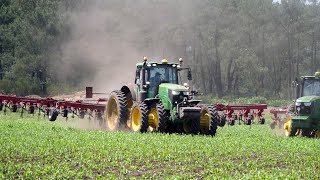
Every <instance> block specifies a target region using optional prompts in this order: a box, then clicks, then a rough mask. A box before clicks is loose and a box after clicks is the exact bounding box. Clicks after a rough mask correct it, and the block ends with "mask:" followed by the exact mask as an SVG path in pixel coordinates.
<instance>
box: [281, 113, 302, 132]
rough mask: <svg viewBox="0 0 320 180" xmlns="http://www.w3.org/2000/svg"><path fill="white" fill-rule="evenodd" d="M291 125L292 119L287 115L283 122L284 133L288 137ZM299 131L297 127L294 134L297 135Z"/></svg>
mask: <svg viewBox="0 0 320 180" xmlns="http://www.w3.org/2000/svg"><path fill="white" fill-rule="evenodd" d="M291 126H292V120H291V117H290V116H289V117H288V118H287V120H286V122H285V123H284V129H285V134H286V136H288V137H289V136H290V133H291ZM299 133H300V130H298V129H297V132H296V133H295V135H296V136H297V135H298V134H299Z"/></svg>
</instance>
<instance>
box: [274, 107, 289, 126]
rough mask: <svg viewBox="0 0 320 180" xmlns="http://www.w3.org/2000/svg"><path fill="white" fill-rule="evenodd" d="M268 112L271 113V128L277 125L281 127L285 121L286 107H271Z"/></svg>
mask: <svg viewBox="0 0 320 180" xmlns="http://www.w3.org/2000/svg"><path fill="white" fill-rule="evenodd" d="M270 113H271V114H273V117H272V121H271V124H270V127H271V129H274V128H276V126H277V125H278V127H279V129H280V128H282V127H283V124H284V123H285V122H286V119H287V114H288V108H287V107H283V108H273V109H271V110H270Z"/></svg>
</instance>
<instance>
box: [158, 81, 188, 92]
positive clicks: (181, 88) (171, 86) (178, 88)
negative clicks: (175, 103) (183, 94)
mask: <svg viewBox="0 0 320 180" xmlns="http://www.w3.org/2000/svg"><path fill="white" fill-rule="evenodd" d="M159 87H160V88H166V89H171V90H175V91H188V88H186V87H184V86H181V85H179V84H170V83H162V84H160V86H159Z"/></svg>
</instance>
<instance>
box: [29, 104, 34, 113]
mask: <svg viewBox="0 0 320 180" xmlns="http://www.w3.org/2000/svg"><path fill="white" fill-rule="evenodd" d="M34 111H35V107H34V106H30V107H29V114H34Z"/></svg>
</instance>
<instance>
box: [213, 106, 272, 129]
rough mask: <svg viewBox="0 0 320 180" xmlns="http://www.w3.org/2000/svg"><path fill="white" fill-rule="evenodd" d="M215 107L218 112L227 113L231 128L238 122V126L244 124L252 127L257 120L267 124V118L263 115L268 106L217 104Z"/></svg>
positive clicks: (227, 120)
mask: <svg viewBox="0 0 320 180" xmlns="http://www.w3.org/2000/svg"><path fill="white" fill-rule="evenodd" d="M214 107H215V109H216V110H217V111H223V112H224V113H225V116H226V122H227V123H228V124H229V125H231V126H233V125H235V123H236V121H238V124H241V123H244V124H246V125H251V124H253V123H254V119H255V118H256V119H257V122H258V123H259V124H264V123H265V118H264V117H263V114H262V113H263V111H264V109H267V105H266V104H243V105H223V104H215V105H214Z"/></svg>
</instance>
